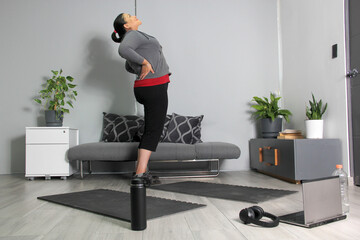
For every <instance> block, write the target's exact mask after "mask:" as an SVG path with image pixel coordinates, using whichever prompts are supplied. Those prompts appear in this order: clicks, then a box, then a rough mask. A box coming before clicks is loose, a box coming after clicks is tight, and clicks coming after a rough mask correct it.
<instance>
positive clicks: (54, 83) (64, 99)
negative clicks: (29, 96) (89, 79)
mask: <svg viewBox="0 0 360 240" xmlns="http://www.w3.org/2000/svg"><path fill="white" fill-rule="evenodd" d="M51 72H52V73H53V76H52V78H50V79H48V80H46V84H44V85H45V87H44V89H43V90H41V91H40V92H39V94H40V96H39V98H35V99H34V101H35V102H37V103H39V104H43V102H42V101H41V100H40V98H41V99H43V100H45V103H44V107H45V108H46V109H48V110H55V111H56V113H57V114H56V115H57V116H58V117H62V116H63V113H70V111H69V109H68V108H65V104H68V105H69V106H70V107H72V108H74V107H73V105H72V100H76V97H75V96H77V91H74V90H73V89H74V88H75V87H76V86H77V85H75V84H71V82H73V81H74V78H73V77H71V76H67V77H64V76H61V74H62V72H63V71H62V69H60V72H59V71H54V70H51Z"/></svg>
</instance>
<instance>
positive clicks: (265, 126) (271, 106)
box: [251, 93, 292, 138]
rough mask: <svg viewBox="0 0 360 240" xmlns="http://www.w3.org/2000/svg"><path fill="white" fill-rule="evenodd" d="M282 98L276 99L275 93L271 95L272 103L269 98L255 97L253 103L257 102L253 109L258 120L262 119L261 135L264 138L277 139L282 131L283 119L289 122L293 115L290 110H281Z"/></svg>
mask: <svg viewBox="0 0 360 240" xmlns="http://www.w3.org/2000/svg"><path fill="white" fill-rule="evenodd" d="M280 99H281V97H275V94H274V93H270V101H269V99H268V98H266V97H263V98H259V97H253V99H252V101H254V102H256V104H253V105H252V106H251V107H253V108H255V110H256V111H255V112H254V113H253V115H254V116H255V118H256V119H261V133H262V137H263V138H276V137H277V136H278V135H279V132H281V130H282V118H280V116H283V117H284V118H285V120H286V121H287V122H288V121H289V116H290V115H292V114H291V112H290V111H289V110H286V109H280V108H279V106H278V102H279V100H280Z"/></svg>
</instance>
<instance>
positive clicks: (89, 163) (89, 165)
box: [88, 161, 92, 174]
mask: <svg viewBox="0 0 360 240" xmlns="http://www.w3.org/2000/svg"><path fill="white" fill-rule="evenodd" d="M88 167H89V174H91V173H92V170H91V161H88Z"/></svg>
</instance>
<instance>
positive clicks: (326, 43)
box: [280, 0, 350, 173]
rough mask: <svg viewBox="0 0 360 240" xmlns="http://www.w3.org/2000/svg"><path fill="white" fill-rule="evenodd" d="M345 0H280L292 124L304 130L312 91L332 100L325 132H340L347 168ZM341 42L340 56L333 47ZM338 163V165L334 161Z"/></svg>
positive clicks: (286, 93)
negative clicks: (333, 55)
mask: <svg viewBox="0 0 360 240" xmlns="http://www.w3.org/2000/svg"><path fill="white" fill-rule="evenodd" d="M343 2H344V1H343V0H302V1H298V0H280V3H281V4H280V13H281V14H280V19H281V21H280V22H281V35H282V53H283V55H282V59H283V95H284V106H285V107H286V108H288V109H290V110H291V111H292V112H293V117H292V120H291V123H290V124H289V127H292V128H295V129H300V130H302V131H304V132H305V122H304V121H305V119H306V115H305V106H306V105H308V100H309V99H310V98H311V93H312V92H313V93H314V95H315V97H316V98H317V99H322V100H323V101H324V102H327V103H328V110H327V112H326V113H325V115H324V137H325V138H340V139H341V141H342V154H343V164H344V169H345V170H346V171H347V172H348V173H349V172H350V171H349V169H348V167H349V153H348V134H347V133H348V121H347V102H346V99H347V95H346V94H347V91H346V89H347V87H346V78H345V73H346V66H345V56H344V54H345V40H344V36H345V33H344V31H345V30H344V10H343V4H344V3H343ZM333 44H338V57H337V58H335V59H332V57H331V56H332V55H331V47H332V45H333ZM334 169H335V166H334Z"/></svg>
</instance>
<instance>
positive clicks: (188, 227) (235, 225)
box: [0, 171, 360, 240]
mask: <svg viewBox="0 0 360 240" xmlns="http://www.w3.org/2000/svg"><path fill="white" fill-rule="evenodd" d="M184 180H189V179H181V180H174V179H171V180H170V179H167V180H165V179H164V180H162V182H163V183H171V182H176V181H184ZM191 180H195V181H205V182H215V183H226V184H237V185H244V186H253V187H266V188H277V189H287V190H296V191H299V192H298V193H295V194H291V195H288V196H285V197H282V198H278V199H275V200H271V201H266V202H262V203H260V204H259V206H261V207H262V208H263V209H264V210H265V211H267V212H271V213H273V214H275V215H282V214H287V213H291V212H294V211H300V210H302V204H301V198H302V196H301V192H300V191H301V186H300V185H296V184H291V183H287V182H284V181H281V180H278V179H275V178H272V177H269V176H266V175H263V174H260V173H257V172H252V171H243V172H223V173H220V176H219V177H217V178H206V179H205V178H203V179H194V178H192V179H191ZM97 188H106V189H112V190H119V191H125V192H129V191H130V189H129V177H127V176H124V175H91V176H86V177H85V179H83V180H81V179H80V178H79V177H78V176H73V177H70V178H68V179H67V180H60V179H59V178H52V179H51V180H44V178H36V179H35V180H34V181H28V180H26V179H25V178H24V176H23V175H0V239H10V240H13V239H18V240H35V239H36V240H45V239H71V240H79V239H86V240H91V239H96V240H101V239H104V240H105V239H106V240H112V239H116V240H118V239H135V240H136V239H149V240H154V239H156V240H158V239H166V240H170V239H181V240H187V239H206V240H209V239H216V240H219V239H276V240H279V239H286V240H288V239H306V240H309V239H326V240H330V239H336V240H338V239H360V188H359V187H356V186H350V187H349V194H350V204H351V205H350V214H349V215H348V218H347V219H345V220H342V221H339V222H334V223H331V224H327V225H323V226H320V227H316V228H313V229H306V228H301V227H296V226H292V225H287V224H284V223H280V225H279V226H278V227H276V228H263V227H258V226H254V225H250V226H249V225H244V224H243V223H242V222H241V221H240V220H239V217H238V214H239V211H240V210H241V209H243V208H246V207H250V206H252V204H250V203H246V202H237V201H230V200H221V199H215V198H206V197H198V196H192V195H186V194H178V193H171V192H164V191H156V190H151V189H148V190H147V195H149V196H156V197H163V198H168V199H176V200H180V201H189V202H195V203H201V204H206V205H207V206H206V207H203V208H199V209H195V210H190V211H187V212H182V213H177V214H173V215H168V216H165V217H161V218H157V219H153V220H149V221H148V222H147V229H146V230H144V231H139V232H136V231H131V229H130V223H127V222H124V221H121V220H117V219H113V218H109V217H105V216H101V215H97V214H93V213H89V212H86V211H82V210H77V209H73V208H69V207H65V206H61V205H57V204H53V203H49V202H46V201H42V200H38V199H37V197H38V196H43V195H51V194H59V193H68V192H75V191H82V190H90V189H97Z"/></svg>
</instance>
